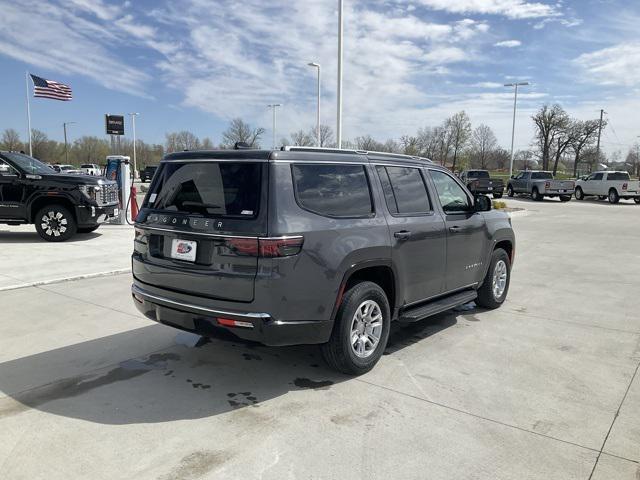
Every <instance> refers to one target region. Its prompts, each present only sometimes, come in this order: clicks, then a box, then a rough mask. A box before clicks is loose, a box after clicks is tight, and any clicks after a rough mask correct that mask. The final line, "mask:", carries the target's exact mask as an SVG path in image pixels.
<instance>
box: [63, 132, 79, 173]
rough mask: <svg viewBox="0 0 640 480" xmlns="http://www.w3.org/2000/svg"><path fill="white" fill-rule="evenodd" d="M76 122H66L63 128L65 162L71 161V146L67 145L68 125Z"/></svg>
mask: <svg viewBox="0 0 640 480" xmlns="http://www.w3.org/2000/svg"><path fill="white" fill-rule="evenodd" d="M74 123H76V122H64V123H63V124H62V129H63V130H64V160H65V163H67V164H68V163H69V148H68V147H67V125H73V124H74Z"/></svg>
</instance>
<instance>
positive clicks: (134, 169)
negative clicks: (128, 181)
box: [129, 112, 140, 181]
mask: <svg viewBox="0 0 640 480" xmlns="http://www.w3.org/2000/svg"><path fill="white" fill-rule="evenodd" d="M129 115H131V127H132V128H133V180H134V181H135V179H136V175H138V168H137V167H138V165H137V163H136V117H137V116H138V115H140V114H139V113H138V112H133V113H130V114H129Z"/></svg>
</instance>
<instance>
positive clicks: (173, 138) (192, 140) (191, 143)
mask: <svg viewBox="0 0 640 480" xmlns="http://www.w3.org/2000/svg"><path fill="white" fill-rule="evenodd" d="M165 139H166V140H165V147H166V149H167V152H181V151H183V150H199V149H200V139H198V137H196V136H195V135H194V134H193V133H191V132H188V131H186V130H182V131H181V132H170V133H166V134H165Z"/></svg>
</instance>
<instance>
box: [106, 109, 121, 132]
mask: <svg viewBox="0 0 640 480" xmlns="http://www.w3.org/2000/svg"><path fill="white" fill-rule="evenodd" d="M104 123H105V128H106V130H107V135H124V116H123V115H109V114H107V115H105V116H104Z"/></svg>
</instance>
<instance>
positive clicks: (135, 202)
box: [130, 185, 139, 222]
mask: <svg viewBox="0 0 640 480" xmlns="http://www.w3.org/2000/svg"><path fill="white" fill-rule="evenodd" d="M130 195H131V220H132V221H134V222H135V220H136V217H137V216H138V210H139V209H138V198H137V195H138V191H137V190H136V187H135V185H131V193H130Z"/></svg>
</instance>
